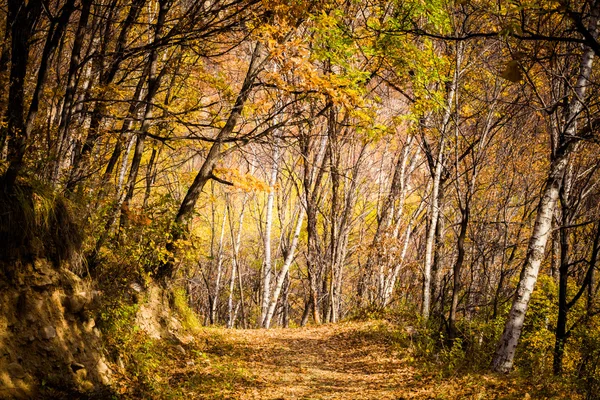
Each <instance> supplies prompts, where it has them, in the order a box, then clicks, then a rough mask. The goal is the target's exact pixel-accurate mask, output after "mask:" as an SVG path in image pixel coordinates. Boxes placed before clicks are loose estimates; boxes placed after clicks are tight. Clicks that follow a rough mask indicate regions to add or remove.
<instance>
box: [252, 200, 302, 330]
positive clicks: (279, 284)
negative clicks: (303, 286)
mask: <svg viewBox="0 0 600 400" xmlns="http://www.w3.org/2000/svg"><path fill="white" fill-rule="evenodd" d="M303 222H304V207H302V206H301V207H300V213H299V215H298V220H297V221H296V227H295V229H294V236H293V238H292V243H291V244H290V248H289V249H288V252H287V255H286V257H285V260H284V262H283V265H282V266H281V270H280V271H279V273H278V274H277V280H276V282H275V288H274V290H273V296H272V297H271V301H270V303H269V308H268V310H267V314H266V315H265V318H264V320H263V323H262V326H263V328H267V329H268V328H269V327H270V325H271V320H272V319H273V314H274V313H275V308H276V307H277V300H278V299H279V295H280V293H281V289H282V288H283V283H284V281H285V276H286V274H287V273H288V271H289V270H290V266H291V265H292V262H293V261H294V256H295V253H296V247H298V238H299V237H300V231H301V229H302V223H303Z"/></svg>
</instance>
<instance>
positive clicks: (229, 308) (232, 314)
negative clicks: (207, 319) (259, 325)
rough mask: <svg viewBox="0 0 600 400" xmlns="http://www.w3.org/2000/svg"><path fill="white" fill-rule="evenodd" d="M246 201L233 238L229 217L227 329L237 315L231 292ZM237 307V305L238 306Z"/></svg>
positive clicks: (233, 286)
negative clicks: (230, 247)
mask: <svg viewBox="0 0 600 400" xmlns="http://www.w3.org/2000/svg"><path fill="white" fill-rule="evenodd" d="M246 200H247V195H244V200H243V202H242V211H240V218H239V220H238V231H237V235H236V236H235V238H234V237H233V223H232V221H231V216H229V228H230V229H229V230H230V232H231V240H232V241H233V243H232V258H231V279H230V281H229V299H228V301H227V328H229V329H231V328H233V324H234V322H235V317H236V314H237V307H236V309H235V310H234V309H233V291H234V290H235V279H236V273H237V270H238V269H239V265H238V255H239V251H240V243H241V242H242V228H243V226H244V214H245V211H246ZM227 209H228V210H229V211H230V210H231V208H230V207H229V205H228V206H227ZM238 306H239V304H238Z"/></svg>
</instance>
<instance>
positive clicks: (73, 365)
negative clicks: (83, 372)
mask: <svg viewBox="0 0 600 400" xmlns="http://www.w3.org/2000/svg"><path fill="white" fill-rule="evenodd" d="M71 369H72V370H73V372H77V371H79V370H80V369H85V365H83V364H81V363H78V362H75V361H73V362H72V363H71Z"/></svg>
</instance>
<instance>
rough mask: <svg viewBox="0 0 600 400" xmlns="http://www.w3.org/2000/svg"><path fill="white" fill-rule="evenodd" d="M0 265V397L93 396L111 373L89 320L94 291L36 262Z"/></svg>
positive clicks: (49, 265)
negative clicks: (55, 393)
mask: <svg viewBox="0 0 600 400" xmlns="http://www.w3.org/2000/svg"><path fill="white" fill-rule="evenodd" d="M2 267H3V266H2V265H0V310H2V311H1V312H0V398H2V399H5V398H7V399H10V398H28V399H29V398H44V397H45V394H44V391H45V390H58V391H74V392H84V393H85V392H93V391H95V390H97V389H98V388H101V387H106V386H107V385H110V382H111V370H110V368H109V367H108V365H107V363H106V361H105V358H104V355H103V353H102V350H101V348H102V347H101V346H100V332H99V331H98V329H97V328H96V326H95V321H94V319H93V318H92V315H93V309H94V307H95V304H96V303H97V299H98V296H99V294H98V292H95V291H94V290H92V288H91V287H89V284H88V283H87V282H85V281H82V280H81V279H80V278H79V277H77V276H76V275H75V274H73V273H72V272H70V271H68V270H67V269H63V268H58V269H57V268H55V267H54V266H53V265H52V263H50V262H48V261H46V260H44V259H39V260H36V261H34V262H32V263H27V264H21V265H18V266H17V267H15V265H11V266H10V268H9V267H7V268H2ZM6 270H10V271H12V272H11V274H10V277H7V276H4V275H3V274H2V272H3V271H6Z"/></svg>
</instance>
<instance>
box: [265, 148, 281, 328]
mask: <svg viewBox="0 0 600 400" xmlns="http://www.w3.org/2000/svg"><path fill="white" fill-rule="evenodd" d="M278 171H279V143H278V142H277V137H275V138H274V142H273V165H272V167H271V178H270V182H269V195H268V197H267V215H266V226H265V241H264V245H265V259H264V262H263V271H262V272H263V273H262V304H261V313H260V315H261V321H265V319H266V317H267V312H268V309H269V302H270V298H271V273H272V268H273V266H272V260H271V230H272V228H273V202H274V199H275V186H276V185H277V173H278Z"/></svg>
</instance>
